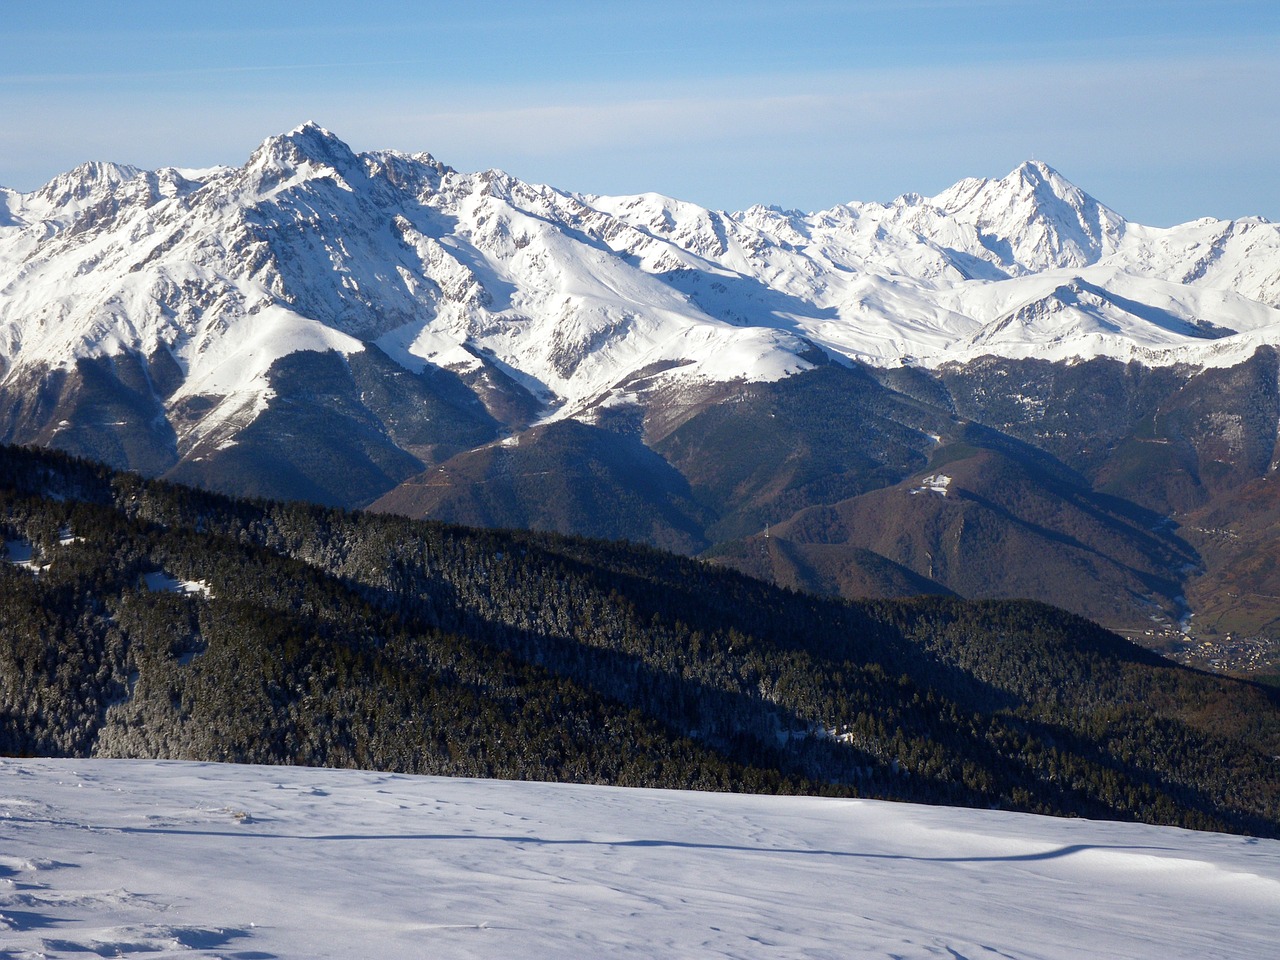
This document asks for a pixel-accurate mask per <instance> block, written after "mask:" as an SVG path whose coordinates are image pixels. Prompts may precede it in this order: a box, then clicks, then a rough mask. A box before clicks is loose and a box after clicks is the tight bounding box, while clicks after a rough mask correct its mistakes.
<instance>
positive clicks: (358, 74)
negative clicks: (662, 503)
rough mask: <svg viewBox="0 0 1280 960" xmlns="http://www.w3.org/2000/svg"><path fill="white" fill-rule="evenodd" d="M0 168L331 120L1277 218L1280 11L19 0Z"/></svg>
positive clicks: (433, 140) (591, 179)
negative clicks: (1027, 168)
mask: <svg viewBox="0 0 1280 960" xmlns="http://www.w3.org/2000/svg"><path fill="white" fill-rule="evenodd" d="M0 51H3V55H2V56H0V184H4V185H6V186H11V187H16V188H18V189H23V190H26V189H32V188H34V187H35V186H37V185H39V184H40V183H42V182H44V181H45V180H47V179H48V178H49V177H51V176H53V175H54V174H55V173H58V172H60V171H62V170H65V169H68V168H70V167H72V166H74V165H75V164H76V163H79V162H80V161H82V160H88V159H108V160H118V161H121V162H126V163H134V164H137V165H139V166H144V167H156V166H161V165H166V164H174V165H179V166H205V165H210V164H214V163H234V164H239V163H242V162H243V161H244V159H245V158H246V157H247V156H248V154H249V153H250V152H251V151H252V149H253V148H254V146H255V145H256V144H257V143H258V142H259V141H261V140H262V139H264V138H265V137H267V136H270V135H272V134H275V133H281V132H284V131H285V130H288V129H290V128H291V127H293V126H296V125H297V124H299V123H301V122H303V121H304V120H316V121H318V122H320V123H321V124H323V125H324V126H326V127H328V128H329V129H330V130H332V131H334V132H335V133H336V134H338V135H339V136H340V137H342V138H343V139H344V140H346V141H347V142H348V143H350V144H351V145H352V146H353V147H355V148H357V149H362V150H363V149H378V148H395V149H403V150H428V151H430V152H431V153H433V154H434V155H435V156H437V157H438V158H439V159H441V160H443V161H445V162H446V163H449V164H451V165H453V166H455V167H458V168H460V169H467V170H470V169H482V168H487V167H501V168H503V169H505V170H508V171H510V172H511V173H513V174H515V175H516V176H519V177H521V178H523V179H526V180H533V181H539V182H546V183H552V184H554V185H556V186H558V187H563V188H566V189H572V190H579V191H583V192H593V193H634V192H640V191H644V190H656V191H659V192H662V193H666V194H670V195H673V196H677V197H681V198H684V199H688V200H693V201H696V202H698V203H702V204H704V205H707V206H711V207H718V208H724V209H741V208H743V207H746V206H748V205H750V204H752V203H757V202H760V203H775V204H780V205H782V206H787V207H799V208H802V209H805V210H814V209H820V208H823V207H828V206H831V205H833V204H836V203H839V202H843V201H846V200H888V199H891V198H892V197H894V196H896V195H898V194H900V193H903V192H906V191H911V190H914V191H916V192H919V193H924V194H932V193H936V192H938V191H940V190H941V189H943V188H945V187H946V186H948V185H949V184H951V183H953V182H954V181H956V180H958V179H960V178H961V177H964V176H1002V175H1003V174H1005V173H1007V172H1008V171H1009V170H1011V169H1012V168H1013V167H1015V166H1017V164H1019V163H1020V162H1022V161H1023V160H1026V159H1029V158H1035V159H1040V160H1045V161H1047V162H1049V163H1051V164H1052V165H1053V166H1055V167H1057V168H1058V169H1059V170H1060V171H1061V172H1062V173H1063V174H1064V175H1066V176H1067V177H1068V178H1069V179H1071V180H1073V181H1074V182H1076V183H1077V184H1079V185H1080V186H1081V187H1082V188H1084V189H1085V190H1087V191H1088V192H1090V193H1092V194H1093V195H1094V196H1096V197H1097V198H1098V199H1100V200H1102V201H1103V202H1104V203H1107V204H1109V205H1110V206H1112V207H1114V208H1116V209H1117V210H1118V211H1119V212H1120V213H1122V214H1123V215H1125V216H1127V217H1129V218H1130V219H1134V220H1138V221H1141V222H1146V223H1152V224H1160V225H1164V224H1171V223H1175V222H1179V221H1182V220H1188V219H1191V218H1194V217H1199V216H1216V217H1231V216H1243V215H1249V214H1260V215H1264V216H1267V217H1269V218H1271V219H1275V220H1280V190H1278V189H1277V176H1276V171H1277V169H1278V164H1277V161H1278V160H1280V4H1277V3H1275V2H1274V0H1268V2H1232V0H1218V2H1213V3H1209V2H1189V0H1163V2H1146V0H1143V2H1128V0H1111V2H1105V3H1101V2H1093V0H1077V2H1071V3H1066V2H1056V3H1044V2H1038V0H892V2H890V0H884V2H876V0H868V2H858V0H853V2H804V0H796V2H792V3H789V4H779V3H777V2H770V3H763V2H755V0H739V2H735V3H728V2H720V0H706V2H697V0H684V2H666V0H663V2H648V3H646V2H643V0H632V2H627V3H621V2H613V0H595V2H570V0H559V2H557V0H546V2H542V3H520V2H508V3H495V2H486V0H472V2H466V3H463V2H453V3H447V4H446V3H435V2H416V3H409V2H379V0H366V2H363V3H349V2H342V3H338V2H330V0H309V2H306V3H298V2H293V0H283V2H281V0H257V2H243V0H220V2H218V3H216V4H203V3H202V4H192V3H183V2H172V0H169V2H164V3H160V2H149V0H138V2H129V0H119V2H116V3H113V4H105V3H101V2H100V0H95V2H92V3H86V2H77V0H64V2H59V3H42V4H37V3H26V2H19V0H8V2H5V0H0Z"/></svg>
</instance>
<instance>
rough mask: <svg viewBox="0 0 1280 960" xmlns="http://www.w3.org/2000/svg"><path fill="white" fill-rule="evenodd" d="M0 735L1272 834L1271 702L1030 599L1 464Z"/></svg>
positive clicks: (70, 748) (123, 753) (101, 749)
mask: <svg viewBox="0 0 1280 960" xmlns="http://www.w3.org/2000/svg"><path fill="white" fill-rule="evenodd" d="M0 528H2V529H0V533H2V535H3V539H4V541H5V549H6V554H7V557H8V562H3V563H0V752H3V753H5V754H10V755H51V756H91V755H92V756H116V757H167V758H183V759H204V760H226V761H242V762H253V763H279V764H307V765H323V766H336V767H364V768H376V769H382V770H395V771H402V772H411V773H432V774H449V775H460V776H483V777H502V778H521V779H544V780H563V781H576V782H590V783H613V784H620V785H632V786H658V787H676V788H699V789H713V790H745V791H758V792H805V793H819V794H832V795H841V796H865V797H876V798H886V799H899V800H912V801H922V802H930V803H948V804H957V805H964V806H982V807H986V806H991V807H1000V808H1004V809H1014V810H1024V811H1030V812H1038V813H1049V814H1059V815H1080V816H1088V817H1097V818H1115V819H1125V820H1141V821H1147V822H1153V823H1165V824H1173V825H1180V826H1186V827H1195V828H1202V829H1213V830H1225V831H1231V832H1245V833H1252V834H1257V835H1262V836H1270V837H1278V836H1280V758H1278V757H1277V755H1278V754H1280V691H1277V690H1276V689H1275V688H1267V687H1263V686H1258V685H1254V684H1250V683H1246V682H1243V681H1239V680H1234V679H1230V678H1226V677H1221V676H1213V675H1208V674H1204V673H1198V672H1195V671H1192V670H1189V669H1186V668H1183V667H1179V666H1177V665H1174V664H1172V663H1170V662H1167V661H1165V660H1163V659H1161V658H1159V657H1158V656H1156V655H1154V654H1151V653H1149V652H1146V651H1144V650H1142V649H1141V648H1139V647H1137V646H1134V645H1132V644H1130V643H1128V642H1127V641H1124V640H1122V639H1121V638H1119V637H1117V636H1115V635H1113V634H1111V633H1108V632H1106V631H1104V630H1102V629H1101V628H1099V627H1097V626H1096V625H1094V624H1093V623H1091V622H1089V621H1087V620H1084V619H1081V618H1079V617H1076V616H1073V615H1070V614H1067V613H1064V612H1062V611H1060V610H1057V609H1055V608H1053V607H1049V606H1045V605H1042V604H1036V603H1030V602H1016V601H999V602H996V601H991V602H966V601H961V600H956V599H951V598H941V597H933V598H922V599H916V600H903V601H874V602H850V601H843V600H836V599H830V598H819V597H816V596H812V595H808V594H804V593H798V592H793V591H789V590H786V589H782V588H778V587H775V586H770V585H768V584H765V583H763V582H761V581H757V580H753V579H751V578H748V577H746V576H743V575H741V574H738V573H736V572H733V571H729V570H725V569H722V568H719V567H716V566H714V565H710V564H707V563H705V562H702V561H698V560H694V559H689V558H685V557H678V556H675V555H671V554H666V553H662V552H658V551H655V550H653V549H650V548H646V547H639V546H635V545H633V544H629V543H623V542H617V543H611V542H603V541H592V540H583V539H573V538H565V537H561V536H556V535H550V534H540V533H532V532H515V531H479V530H472V529H467V528H462V527H452V526H446V525H441V524H435V523H429V522H421V521H411V520H407V519H403V518H400V517H395V516H390V515H375V514H369V513H358V512H346V511H341V510H334V509H329V508H324V507H317V506H310V505H306V504H300V503H282V502H273V501H248V500H236V499H231V498H228V497H225V496H220V495H216V494H211V493H207V492H203V491H199V490H195V489H191V488H186V487H180V486H175V485H170V484H166V483H161V482H156V481H148V480H143V479H141V478H140V477H138V476H136V475H133V474H121V473H115V472H112V471H110V470H109V469H107V468H105V467H102V466H99V465H96V464H93V463H89V462H86V461H81V460H75V459H72V458H69V457H67V456H65V455H62V454H59V453H54V452H49V451H41V450H33V449H26V448H20V447H7V448H3V449H2V450H0Z"/></svg>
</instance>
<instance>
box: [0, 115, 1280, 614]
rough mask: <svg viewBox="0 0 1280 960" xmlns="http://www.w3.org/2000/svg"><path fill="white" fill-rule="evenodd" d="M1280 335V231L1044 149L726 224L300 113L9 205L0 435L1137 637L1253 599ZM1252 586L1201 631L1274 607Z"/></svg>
mask: <svg viewBox="0 0 1280 960" xmlns="http://www.w3.org/2000/svg"><path fill="white" fill-rule="evenodd" d="M1276 343H1280V228H1277V227H1276V226H1275V225H1273V224H1269V223H1267V222H1265V221H1262V220H1256V219H1244V220H1238V221H1231V222H1222V221H1211V220H1201V221H1195V222H1193V223H1188V224H1183V225H1180V226H1177V227H1172V228H1168V229H1156V228H1151V227H1145V226H1143V225H1140V224H1134V223H1130V222H1128V221H1126V220H1125V219H1124V218H1123V217H1122V216H1120V215H1119V214H1118V213H1116V212H1115V211H1113V210H1111V209H1109V208H1108V207H1106V206H1105V205H1103V204H1101V203H1099V202H1098V201H1097V200H1096V199H1094V198H1092V197H1090V196H1089V195H1088V194H1087V193H1085V192H1084V191H1082V190H1080V189H1079V188H1078V187H1076V186H1075V185H1073V184H1071V183H1070V182H1069V181H1067V180H1066V179H1065V178H1064V177H1063V176H1062V175H1061V174H1060V173H1058V172H1057V171H1055V170H1053V169H1052V168H1051V167H1049V166H1047V165H1045V164H1042V163H1034V162H1033V163H1027V164H1023V165H1022V166H1021V167H1019V168H1018V169H1017V170H1014V171H1013V172H1011V173H1010V174H1009V175H1008V176H1006V177H1004V178H1001V179H994V180H981V179H969V180H963V181H961V182H959V183H957V184H956V185H955V186H953V187H951V188H949V189H948V190H945V191H943V192H942V193H941V194H939V195H937V196H935V197H932V198H925V197H920V196H917V195H907V196H904V197H900V198H898V199H897V200H895V201H893V202H892V203H888V204H884V203H848V204H841V205H839V206H836V207H833V208H831V209H830V210H826V211H820V212H818V213H813V214H801V213H798V212H795V211H784V210H779V209H776V208H769V207H763V206H758V207H753V208H751V209H749V210H746V211H742V212H739V213H725V212H719V211H710V210H706V209H703V208H701V207H698V206H696V205H694V204H690V203H686V202H682V201H678V200H674V199H671V198H667V197H662V196H659V195H656V194H642V195H638V196H632V197H598V196H587V195H580V194H573V193H568V192H565V191H561V190H557V189H555V188H553V187H549V186H541V185H532V184H527V183H523V182H522V181H520V180H518V179H516V178H514V177H511V176H509V175H507V174H504V173H502V172H500V171H486V172H482V173H462V172H459V171H456V170H453V169H452V168H450V167H448V166H446V165H444V164H443V163H441V162H439V161H437V160H436V159H434V158H433V157H431V156H429V155H426V154H415V155H408V154H402V153H396V152H393V151H382V152H372V153H356V152H354V151H352V150H351V149H350V148H349V147H348V146H347V145H346V144H344V143H343V142H342V141H341V140H340V139H338V138H337V137H336V136H334V135H333V134H331V133H330V132H328V131H326V130H324V129H322V128H320V127H318V126H316V125H315V124H306V125H304V126H302V127H299V128H297V129H295V130H293V131H290V132H289V133H287V134H284V135H282V136H279V137H273V138H270V139H268V140H266V141H264V142H263V144H262V145H261V146H260V147H259V148H258V149H257V150H256V151H255V152H254V154H253V155H252V156H251V157H250V158H249V159H248V160H247V162H246V163H245V164H244V165H243V166H241V167H227V168H218V169H214V170H205V171H198V172H197V171H183V170H177V169H162V170H158V171H142V170H137V169H135V168H131V167H124V166H119V165H112V164H104V163H94V164H85V165H83V166H81V167H79V168H77V169H76V170H73V171H70V172H68V173H66V174H63V175H62V176H60V177H58V178H56V179H55V180H53V181H51V182H50V183H49V184H48V185H46V186H45V187H43V188H42V189H40V190H38V191H35V192H33V193H30V194H18V193H15V192H13V191H0V439H4V440H9V441H16V442H21V443H30V444H41V445H47V446H51V447H55V448H58V449H62V450H66V451H70V452H73V453H77V454H81V455H85V456H89V457H93V458H95V459H98V460H101V461H104V462H106V463H109V464H111V465H113V466H115V467H118V468H127V469H133V470H138V471H141V472H143V473H145V474H147V475H151V476H161V477H167V478H170V479H175V480H181V481H185V482H190V483H195V484H199V485H202V486H205V487H209V488H213V489H218V490H225V491H230V492H235V493H238V494H244V495H253V496H263V497H269V498H273V499H291V498H302V499H307V500H311V501H315V502H319V503H323V504H330V505H339V506H361V507H363V506H370V505H372V506H373V507H374V508H375V509H377V510H388V511H399V512H404V513H406V514H408V515H411V516H414V517H422V516H431V517H440V518H449V519H455V520H459V521H465V522H469V523H479V524H486V525H492V526H501V527H531V528H535V529H546V530H558V531H563V532H576V533H582V534H589V535H592V536H599V537H606V538H625V539H632V540H638V541H644V542H648V543H650V544H654V545H660V546H663V547H667V548H671V549H675V550H679V551H682V552H687V553H699V552H704V551H705V552H707V553H708V555H709V556H714V557H716V558H717V559H718V560H719V561H721V562H724V563H732V564H737V565H740V566H741V567H742V569H744V570H749V571H751V572H753V573H756V574H759V575H764V576H769V577H772V578H774V579H776V580H778V581H779V582H781V583H787V584H790V585H795V586H803V587H806V588H808V589H818V590H824V591H833V592H840V593H844V594H845V595H865V594H873V595H880V594H898V593H901V592H912V593H915V592H931V591H932V592H950V593H958V594H961V595H963V596H998V597H1005V596H1021V595H1030V596H1034V597H1038V598H1041V599H1046V600H1051V601H1053V602H1055V603H1061V604H1063V605H1065V606H1067V607H1068V608H1069V609H1072V610H1074V611H1076V612H1080V613H1085V614H1087V615H1089V616H1093V617H1096V618H1098V619H1099V620H1101V621H1102V622H1104V623H1106V624H1107V625H1109V626H1113V627H1123V628H1126V629H1129V630H1131V631H1136V632H1138V633H1145V632H1146V631H1148V630H1151V631H1154V632H1160V631H1172V632H1176V629H1175V628H1177V627H1178V625H1180V624H1186V623H1188V622H1191V623H1196V622H1197V621H1196V620H1195V619H1194V618H1192V620H1190V621H1188V620H1187V617H1188V615H1189V614H1193V613H1196V612H1198V611H1207V610H1208V609H1209V606H1213V608H1214V609H1215V610H1218V608H1219V607H1220V606H1222V604H1223V601H1222V598H1221V596H1220V595H1219V594H1220V593H1221V591H1220V590H1219V588H1218V587H1217V586H1216V585H1217V584H1219V583H1226V582H1227V581H1228V580H1229V581H1230V582H1231V583H1232V584H1235V585H1236V586H1233V587H1231V588H1230V589H1231V590H1232V591H1233V592H1238V590H1237V587H1240V586H1241V585H1243V584H1253V586H1243V587H1242V589H1245V590H1246V591H1251V590H1257V591H1262V590H1264V589H1270V588H1269V587H1267V586H1266V585H1265V584H1264V583H1263V580H1262V579H1259V578H1258V577H1253V576H1245V575H1244V574H1243V573H1241V572H1240V571H1241V570H1243V569H1244V568H1246V567H1249V568H1250V569H1252V568H1254V567H1257V565H1258V564H1260V563H1262V561H1261V560H1259V559H1258V557H1259V556H1260V554H1259V553H1258V551H1259V550H1262V549H1263V548H1262V544H1263V543H1264V542H1265V536H1264V535H1263V534H1262V532H1261V530H1262V529H1265V527H1266V523H1267V521H1266V520H1265V519H1263V516H1264V513H1265V511H1263V512H1259V511H1256V510H1251V509H1249V508H1246V506H1245V504H1248V503H1253V502H1254V501H1253V500H1252V499H1251V498H1250V496H1249V495H1247V494H1246V491H1251V490H1255V489H1259V490H1261V489H1266V487H1265V483H1266V482H1268V480H1269V478H1270V477H1271V476H1272V474H1273V472H1274V471H1273V465H1274V464H1275V463H1276V461H1277V450H1276V440H1277V423H1280V399H1278V396H1280V390H1278V388H1277V382H1278V380H1280V377H1278V374H1277V366H1278V362H1277V356H1276V352H1275V349H1274V347H1273V345H1274V344H1276ZM939 477H946V478H948V480H947V483H948V484H951V486H946V487H945V488H944V487H943V481H942V480H941V479H938V478H939ZM1259 484H1262V486H1258V485H1259ZM944 490H945V496H944ZM1235 510H1240V511H1243V512H1242V513H1241V514H1240V516H1239V517H1237V515H1236V513H1234V512H1233V511H1235ZM1208 516H1212V517H1214V518H1215V519H1214V520H1213V524H1218V526H1212V527H1208V526H1205V525H1206V524H1208V523H1209V521H1202V520H1200V519H1195V518H1201V517H1208ZM1224 518H1225V519H1224ZM1250 518H1254V519H1250ZM1187 525H1190V526H1187ZM1240 525H1243V527H1241V528H1240V529H1237V527H1238V526H1240ZM1255 525H1261V526H1258V527H1257V529H1255ZM1184 526H1186V529H1185V530H1184V529H1183V527H1184ZM1192 527H1196V528H1197V529H1198V528H1199V527H1204V528H1205V529H1213V530H1218V529H1228V528H1230V529H1231V530H1232V531H1233V534H1234V536H1233V538H1230V539H1229V540H1228V541H1223V542H1220V540H1221V538H1219V539H1214V536H1211V535H1207V534H1206V535H1201V534H1199V533H1196V532H1195V530H1193V529H1192ZM766 528H768V529H769V530H770V536H769V537H768V538H767V542H766V538H765V537H764V531H765V530H766ZM1250 545H1251V546H1250ZM1233 551H1234V552H1233ZM1251 564H1252V565H1253V567H1250V565H1251ZM1232 571H1234V572H1232ZM1224 578H1225V579H1224ZM1264 579H1265V578H1264ZM1197 585H1198V586H1197ZM1222 589H1223V590H1225V589H1228V588H1227V587H1222ZM1255 600H1256V601H1257V602H1255V601H1249V602H1245V600H1244V599H1243V598H1242V599H1241V603H1240V604H1239V605H1237V606H1235V607H1231V609H1232V610H1233V611H1234V610H1236V609H1240V610H1245V609H1251V610H1253V609H1256V610H1258V611H1260V612H1259V613H1258V614H1257V615H1256V616H1255V615H1252V614H1249V615H1245V614H1243V613H1242V614H1240V615H1239V616H1237V615H1236V614H1235V613H1231V615H1229V616H1223V615H1219V614H1215V616H1214V617H1213V618H1212V622H1213V623H1218V624H1224V625H1225V624H1227V623H1231V624H1233V625H1234V626H1233V627H1232V629H1233V630H1235V631H1240V630H1245V631H1255V632H1257V633H1259V635H1261V634H1262V633H1265V632H1266V631H1270V630H1272V629H1273V628H1272V627H1271V626H1268V624H1270V623H1271V621H1272V618H1271V617H1270V614H1269V613H1266V611H1267V610H1269V607H1268V605H1267V603H1265V602H1263V601H1262V599H1261V595H1259V597H1258V598H1255ZM1227 606H1231V605H1229V604H1228V605H1227ZM1210 621H1211V618H1208V617H1202V618H1201V619H1200V620H1199V621H1198V622H1199V623H1204V624H1206V625H1207V624H1208V623H1210ZM1204 629H1209V627H1208V626H1206V627H1205V628H1204ZM1223 629H1225V627H1224V628H1223Z"/></svg>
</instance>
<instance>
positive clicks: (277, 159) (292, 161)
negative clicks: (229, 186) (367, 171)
mask: <svg viewBox="0 0 1280 960" xmlns="http://www.w3.org/2000/svg"><path fill="white" fill-rule="evenodd" d="M308 163H309V164H312V165H313V166H319V167H330V168H332V169H334V170H336V171H338V172H340V173H345V172H346V171H348V170H350V169H352V168H353V166H358V165H359V159H358V158H357V157H356V154H355V152H354V151H353V150H352V149H351V148H350V147H349V146H347V144H346V143H344V142H343V141H342V140H340V139H339V138H338V137H337V136H335V135H334V134H332V133H330V132H329V131H328V130H326V129H325V128H324V127H322V126H320V124H318V123H316V122H315V121H314V120H308V121H307V122H306V123H303V124H301V125H299V126H296V127H294V128H293V129H292V130H290V131H289V132H288V133H283V134H280V135H279V136H275V137H268V138H267V139H266V140H264V141H262V144H261V145H260V146H259V147H258V149H257V150H255V151H254V153H253V156H252V157H251V158H250V159H249V165H250V166H261V167H266V168H277V169H292V168H297V167H299V166H302V165H303V164H308Z"/></svg>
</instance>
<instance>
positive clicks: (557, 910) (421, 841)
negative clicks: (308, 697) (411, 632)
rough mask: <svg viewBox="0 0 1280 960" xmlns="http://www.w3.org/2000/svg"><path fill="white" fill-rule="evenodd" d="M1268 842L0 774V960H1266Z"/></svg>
mask: <svg viewBox="0 0 1280 960" xmlns="http://www.w3.org/2000/svg"><path fill="white" fill-rule="evenodd" d="M1277 943H1280V843H1278V842H1275V841H1268V840H1255V839H1249V838H1241V837H1229V836H1222V835H1218V834H1198V833H1193V832H1187V831H1182V830H1173V829H1167V828H1154V827H1145V826H1132V825H1122V824H1113V823H1097V822H1090V821H1082V820H1054V819H1048V818H1042V817H1030V816H1021V815H1011V814H1004V813H988V812H979V811H967V810H954V809H948V808H941V807H918V806H910V805H903V804H891V803H878V802H870V801H839V800H822V799H810V798H774V797H757V796H731V795H721V794H705V793H678V792H670V791H659V790H623V789H613V788H602V787H582V786H566V785H559V784H529V783H506V782H494V781H474V780H448V779H438V778H426V777H407V776H395V775H385V774H377V773H364V772H352V771H331V770H309V769H298V768H279V767H274V768H273V767H244V766H231V765H216V764H193V763H156V762H146V761H65V760H3V761H0V957H4V958H18V957H24V958H25V957H77V958H80V957H84V956H86V955H89V956H92V955H95V954H96V955H99V956H112V957H114V956H148V957H165V956H174V957H178V956H181V957H192V956H205V957H227V958H242V960H249V958H262V960H266V958H270V957H305V958H312V957H314V958H319V957H344V958H345V957H351V958H364V957H379V958H390V957H415V958H416V957H433V958H440V957H540V958H541V957H605V956H617V955H620V954H630V955H633V956H644V957H795V956H807V957H841V958H845V957H903V958H911V957H944V958H967V960H998V958H1039V957H1054V958H1057V957H1062V958H1067V957H1070V958H1079V957H1126V958H1144V957H1151V958H1159V960H1172V958H1176V957H1195V958H1198V960H1201V958H1206V957H1241V958H1250V960H1255V958H1260V957H1266V956H1274V955H1275V954H1274V950H1275V948H1276V944H1277Z"/></svg>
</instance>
